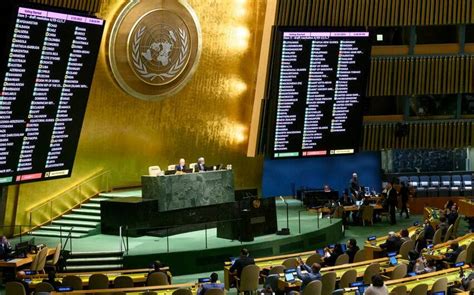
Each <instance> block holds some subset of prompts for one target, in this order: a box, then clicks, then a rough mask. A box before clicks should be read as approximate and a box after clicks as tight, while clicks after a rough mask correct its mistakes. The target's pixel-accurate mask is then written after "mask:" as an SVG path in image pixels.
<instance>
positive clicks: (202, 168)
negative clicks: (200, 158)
mask: <svg viewBox="0 0 474 295" xmlns="http://www.w3.org/2000/svg"><path fill="white" fill-rule="evenodd" d="M194 171H195V172H199V171H206V166H204V164H199V163H198V164H196V166H194Z"/></svg>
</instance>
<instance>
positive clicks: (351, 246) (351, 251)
mask: <svg viewBox="0 0 474 295" xmlns="http://www.w3.org/2000/svg"><path fill="white" fill-rule="evenodd" d="M357 251H359V246H357V241H356V239H350V240H349V241H347V250H346V254H347V255H349V263H353V262H354V257H355V255H356V253H357Z"/></svg>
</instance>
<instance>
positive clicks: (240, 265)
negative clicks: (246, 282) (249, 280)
mask: <svg viewBox="0 0 474 295" xmlns="http://www.w3.org/2000/svg"><path fill="white" fill-rule="evenodd" d="M252 264H255V261H254V260H253V258H252V257H248V256H241V257H240V258H239V259H237V260H236V261H235V262H234V264H232V266H231V267H230V269H229V270H230V272H231V273H232V272H234V271H237V277H239V278H240V275H241V274H242V269H244V267H246V266H247V265H252Z"/></svg>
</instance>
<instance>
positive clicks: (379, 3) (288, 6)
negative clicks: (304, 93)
mask: <svg viewBox="0 0 474 295" xmlns="http://www.w3.org/2000/svg"><path fill="white" fill-rule="evenodd" d="M278 5H279V10H278V15H277V24H278V25H289V26H301V25H311V26H413V25H416V26H426V25H452V24H471V23H473V22H474V2H473V0H442V1H441V0H344V1H342V0H278Z"/></svg>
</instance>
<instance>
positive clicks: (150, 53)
mask: <svg viewBox="0 0 474 295" xmlns="http://www.w3.org/2000/svg"><path fill="white" fill-rule="evenodd" d="M201 39H202V38H201V28H200V25H199V21H198V19H197V16H196V14H195V12H194V11H193V9H192V7H191V6H190V5H189V4H188V3H187V2H186V1H185V0H175V1H154V0H141V1H133V0H130V1H129V2H128V3H126V4H125V5H124V6H123V7H122V10H121V11H120V12H119V14H118V16H117V18H116V21H115V23H114V24H113V25H112V27H111V30H110V32H109V38H108V52H109V55H108V57H109V64H110V68H111V70H112V73H113V76H114V78H115V81H116V82H117V84H118V85H119V86H120V87H121V88H122V89H123V90H124V91H125V92H127V93H128V94H130V95H132V96H134V97H137V98H140V99H144V100H160V99H162V98H164V97H167V96H170V95H173V94H175V93H177V92H178V91H180V90H181V89H182V88H183V87H184V86H185V85H186V83H187V82H188V81H189V80H190V79H191V77H192V75H193V74H194V72H195V71H196V68H197V65H198V63H199V59H200V56H201V47H202V44H201Z"/></svg>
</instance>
